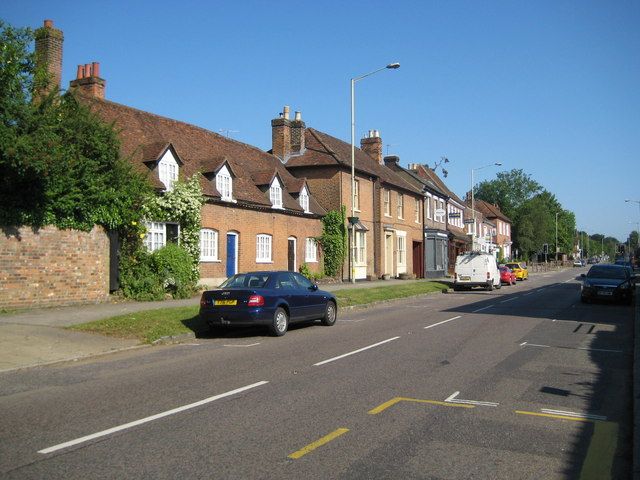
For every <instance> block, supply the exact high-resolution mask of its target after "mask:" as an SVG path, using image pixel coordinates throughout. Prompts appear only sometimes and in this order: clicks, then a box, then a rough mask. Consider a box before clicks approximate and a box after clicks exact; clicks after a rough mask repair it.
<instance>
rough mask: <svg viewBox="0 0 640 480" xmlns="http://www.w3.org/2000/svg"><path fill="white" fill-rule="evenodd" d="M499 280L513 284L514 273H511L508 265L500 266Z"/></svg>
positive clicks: (514, 279)
mask: <svg viewBox="0 0 640 480" xmlns="http://www.w3.org/2000/svg"><path fill="white" fill-rule="evenodd" d="M500 281H501V282H502V283H506V284H507V285H515V284H516V274H515V273H513V270H511V269H510V268H509V267H505V266H502V267H500Z"/></svg>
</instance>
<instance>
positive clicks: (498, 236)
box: [475, 200, 512, 259]
mask: <svg viewBox="0 0 640 480" xmlns="http://www.w3.org/2000/svg"><path fill="white" fill-rule="evenodd" d="M475 204H476V210H478V211H480V212H482V214H483V216H484V218H486V219H487V220H488V221H489V222H491V223H492V224H493V226H494V229H495V230H494V232H493V239H492V240H493V241H492V243H493V244H494V246H495V249H496V255H497V257H498V259H501V258H511V245H512V241H511V223H512V222H511V219H510V218H509V217H507V216H506V215H505V214H504V213H502V210H500V207H498V206H497V205H493V204H491V203H489V202H485V201H484V200H475Z"/></svg>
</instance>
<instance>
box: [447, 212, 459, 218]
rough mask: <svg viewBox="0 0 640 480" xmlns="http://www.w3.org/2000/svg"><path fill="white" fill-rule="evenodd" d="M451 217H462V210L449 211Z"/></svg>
mask: <svg viewBox="0 0 640 480" xmlns="http://www.w3.org/2000/svg"><path fill="white" fill-rule="evenodd" d="M449 218H460V212H449Z"/></svg>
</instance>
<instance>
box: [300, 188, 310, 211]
mask: <svg viewBox="0 0 640 480" xmlns="http://www.w3.org/2000/svg"><path fill="white" fill-rule="evenodd" d="M299 201H300V206H301V207H302V209H303V210H304V213H310V211H309V192H308V191H307V187H302V191H301V192H300V198H299Z"/></svg>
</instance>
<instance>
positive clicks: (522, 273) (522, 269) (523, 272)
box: [505, 262, 529, 280]
mask: <svg viewBox="0 0 640 480" xmlns="http://www.w3.org/2000/svg"><path fill="white" fill-rule="evenodd" d="M505 267H509V268H510V269H511V270H512V271H513V273H515V274H516V278H517V279H518V280H527V279H528V278H529V270H527V266H526V265H525V264H524V263H522V262H511V263H505Z"/></svg>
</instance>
